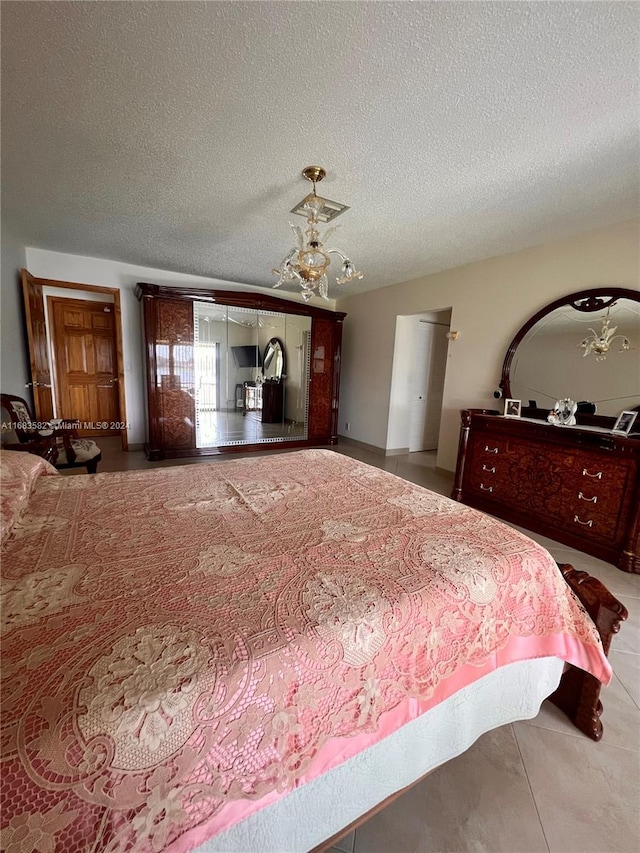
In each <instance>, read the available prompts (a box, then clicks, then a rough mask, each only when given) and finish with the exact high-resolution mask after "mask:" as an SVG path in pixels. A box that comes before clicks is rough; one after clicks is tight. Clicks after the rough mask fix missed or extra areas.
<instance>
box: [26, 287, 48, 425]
mask: <svg viewBox="0 0 640 853" xmlns="http://www.w3.org/2000/svg"><path fill="white" fill-rule="evenodd" d="M22 293H23V296H24V310H25V317H26V321H27V338H28V340H29V362H30V365H31V383H30V385H31V388H32V391H33V416H34V418H35V419H36V421H48V420H50V418H52V417H53V398H52V394H51V385H52V382H51V368H50V366H49V349H48V347H47V327H46V322H45V312H44V298H43V296H42V284H41V283H40V282H39V281H38V280H37V279H35V278H34V277H33V276H32V275H30V274H29V273H28V272H27V270H22ZM18 393H19V392H18Z"/></svg>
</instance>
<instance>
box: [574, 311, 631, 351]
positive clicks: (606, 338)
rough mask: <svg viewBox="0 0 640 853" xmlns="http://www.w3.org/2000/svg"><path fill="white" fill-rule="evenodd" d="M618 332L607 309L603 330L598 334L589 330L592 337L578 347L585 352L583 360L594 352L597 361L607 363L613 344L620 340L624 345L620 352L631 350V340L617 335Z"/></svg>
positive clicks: (621, 346)
mask: <svg viewBox="0 0 640 853" xmlns="http://www.w3.org/2000/svg"><path fill="white" fill-rule="evenodd" d="M617 330H618V327H617V326H611V318H610V317H609V309H607V316H606V317H605V318H604V320H603V321H602V329H601V330H600V332H596V331H595V330H594V329H589V331H590V332H591V335H590V336H589V337H586V338H585V339H584V340H583V341H580V343H579V344H578V347H580V348H581V349H583V350H584V354H583V358H586V357H587V356H588V355H591V353H592V352H593V353H595V356H596V361H605V360H606V358H607V353H608V352H609V350H610V349H611V346H612V344H613V342H614V341H615V340H617V339H618V338H620V339H621V340H622V344H621V345H620V349H619V350H618V352H624V351H625V350H629V349H631V342H630V341H629V338H627V337H625V336H624V335H616V332H617Z"/></svg>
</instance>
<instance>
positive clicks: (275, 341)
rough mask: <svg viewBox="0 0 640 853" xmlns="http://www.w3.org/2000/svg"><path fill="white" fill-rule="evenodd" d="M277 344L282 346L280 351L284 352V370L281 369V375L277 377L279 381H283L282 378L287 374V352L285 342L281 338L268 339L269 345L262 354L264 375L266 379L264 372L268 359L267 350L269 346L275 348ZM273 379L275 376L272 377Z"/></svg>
mask: <svg viewBox="0 0 640 853" xmlns="http://www.w3.org/2000/svg"><path fill="white" fill-rule="evenodd" d="M276 344H277V345H278V346H279V347H280V352H281V353H282V370H281V371H280V375H279V376H278V377H277V379H278V382H282V380H283V379H284V378H285V377H286V375H287V354H286V352H285V349H284V344H283V343H282V341H281V340H280V338H271V340H269V341H267V345H266V347H265V348H264V353H263V354H262V377H263V379H266V376H265V373H264V366H265V363H266V361H267V352H268V351H269V347H273V348H274V349H275V347H276ZM271 379H272V381H273V377H272V378H271Z"/></svg>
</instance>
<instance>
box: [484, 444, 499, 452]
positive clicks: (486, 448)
mask: <svg viewBox="0 0 640 853" xmlns="http://www.w3.org/2000/svg"><path fill="white" fill-rule="evenodd" d="M484 452H485V453H499V452H500V451H499V450H498V448H497V447H489V445H488V444H485V446H484Z"/></svg>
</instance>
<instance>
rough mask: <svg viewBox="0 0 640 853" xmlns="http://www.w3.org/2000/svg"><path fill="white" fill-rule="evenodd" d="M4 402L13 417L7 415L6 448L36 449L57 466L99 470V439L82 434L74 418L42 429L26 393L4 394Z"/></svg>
mask: <svg viewBox="0 0 640 853" xmlns="http://www.w3.org/2000/svg"><path fill="white" fill-rule="evenodd" d="M0 404H1V405H2V409H3V410H4V411H5V412H6V414H7V415H8V417H9V421H8V422H5V420H4V418H3V429H2V447H3V448H5V449H6V450H24V451H26V452H28V453H35V454H36V455H37V456H41V457H42V458H43V459H46V460H47V462H50V463H51V464H52V465H54V466H55V467H56V468H86V469H87V473H88V474H95V473H96V471H97V470H98V462H100V461H101V459H102V453H101V451H100V448H99V447H98V445H97V444H96V443H95V441H90V440H89V439H85V438H79V437H78V432H77V429H76V426H75V425H74V422H69V421H66V422H62V425H61V426H59V425H58V424H56V423H52V424H50V425H49V424H48V425H47V426H46V428H44V429H38V428H37V427H38V426H43V425H41V424H36V423H35V422H34V420H33V417H32V416H31V411H30V409H29V404H28V403H27V402H26V400H23V399H22V397H15V396H14V395H13V394H0ZM9 424H10V427H9ZM5 427H8V428H5Z"/></svg>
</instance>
